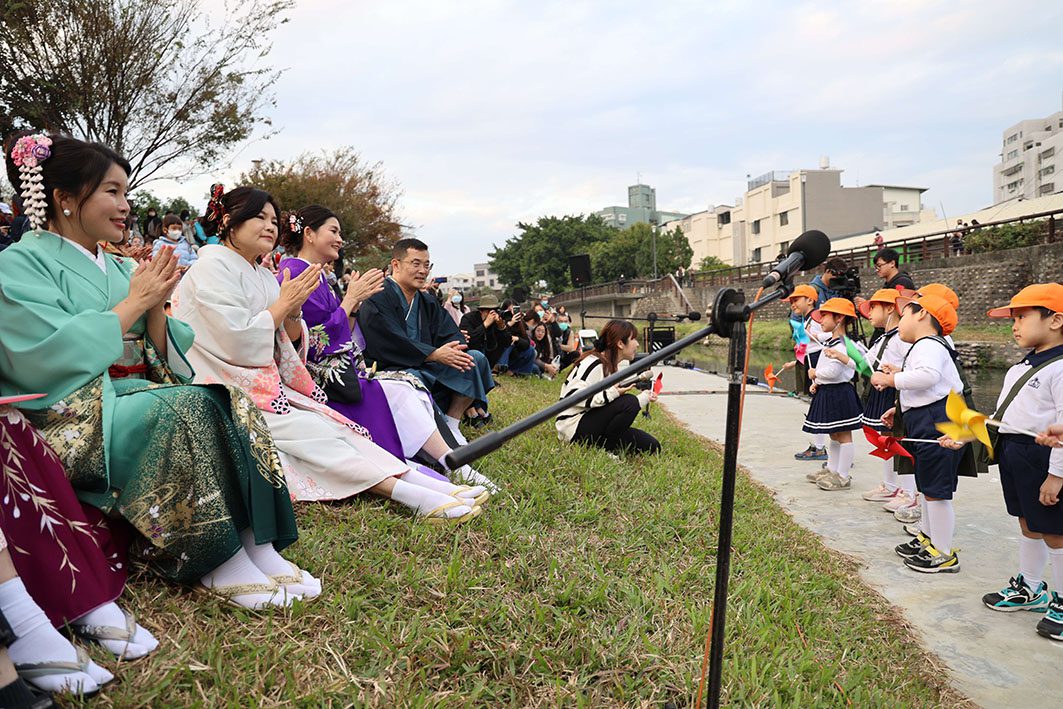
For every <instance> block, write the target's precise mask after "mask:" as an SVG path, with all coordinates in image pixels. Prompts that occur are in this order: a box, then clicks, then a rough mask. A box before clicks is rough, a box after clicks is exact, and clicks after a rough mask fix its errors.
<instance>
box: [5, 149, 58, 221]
mask: <svg viewBox="0 0 1063 709" xmlns="http://www.w3.org/2000/svg"><path fill="white" fill-rule="evenodd" d="M50 157H52V139H51V138H49V137H48V136H47V135H45V134H44V133H34V134H32V135H24V136H22V137H21V138H19V139H18V140H17V141H16V142H15V146H14V147H13V148H12V149H11V160H12V161H13V162H14V163H15V165H16V166H17V167H18V174H19V177H20V178H21V181H22V185H21V189H22V193H21V194H22V207H23V213H24V214H25V215H26V216H27V217H29V220H30V228H31V229H43V228H44V225H45V222H46V221H47V213H48V201H47V199H46V198H45V194H44V171H43V169H42V168H41V163H42V162H44V161H45V160H47V159H48V158H50Z"/></svg>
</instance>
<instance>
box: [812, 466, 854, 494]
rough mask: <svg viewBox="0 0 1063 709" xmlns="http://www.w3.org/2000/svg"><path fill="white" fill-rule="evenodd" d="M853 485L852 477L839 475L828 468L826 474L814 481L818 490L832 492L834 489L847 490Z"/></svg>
mask: <svg viewBox="0 0 1063 709" xmlns="http://www.w3.org/2000/svg"><path fill="white" fill-rule="evenodd" d="M852 486H853V479H852V478H842V476H841V475H838V474H837V473H835V472H833V471H830V470H828V471H827V474H826V475H824V476H823V477H821V478H820V479H819V480H817V481H816V487H818V488H819V489H820V490H826V491H828V492H833V491H835V490H848V489H849V488H850V487H852Z"/></svg>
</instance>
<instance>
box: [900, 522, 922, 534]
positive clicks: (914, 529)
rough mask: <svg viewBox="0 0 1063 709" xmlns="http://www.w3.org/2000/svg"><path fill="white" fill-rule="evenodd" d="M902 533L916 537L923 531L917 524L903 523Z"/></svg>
mask: <svg viewBox="0 0 1063 709" xmlns="http://www.w3.org/2000/svg"><path fill="white" fill-rule="evenodd" d="M904 533H905V534H907V535H908V536H909V537H918V536H919V535H920V534H922V533H923V530H921V529H919V525H918V524H906V525H904Z"/></svg>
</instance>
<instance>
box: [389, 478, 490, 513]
mask: <svg viewBox="0 0 1063 709" xmlns="http://www.w3.org/2000/svg"><path fill="white" fill-rule="evenodd" d="M408 474H409V473H407V475H408ZM391 499H392V500H394V501H395V502H398V503H400V504H403V505H406V506H407V507H409V508H410V509H412V510H413V511H414V513H415V514H418V515H422V514H427V513H429V512H431V511H432V510H434V509H436V508H437V507H440V506H442V505H445V504H447V503H449V502H454V500H455V499H457V498H454V497H451V496H450V495H447V494H444V493H442V492H436V491H435V490H429V489H428V488H427V487H421V486H420V485H414V484H413V483H408V482H406V481H405V480H403V479H402V478H396V479H395V487H394V489H393V490H392V491H391ZM471 511H472V508H470V507H468V506H467V505H455V506H454V507H451V508H450V509H449V510H444V512H443V516H445V517H447V518H448V519H452V518H454V517H461V516H463V515H466V514H468V513H469V512H471Z"/></svg>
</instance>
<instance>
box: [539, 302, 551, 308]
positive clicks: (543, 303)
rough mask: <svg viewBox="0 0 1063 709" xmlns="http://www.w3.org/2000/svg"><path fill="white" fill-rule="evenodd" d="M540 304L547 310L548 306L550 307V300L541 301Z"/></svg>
mask: <svg viewBox="0 0 1063 709" xmlns="http://www.w3.org/2000/svg"><path fill="white" fill-rule="evenodd" d="M539 304H540V305H542V306H543V307H544V308H545V307H546V306H547V305H550V301H549V300H540V301H539Z"/></svg>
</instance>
